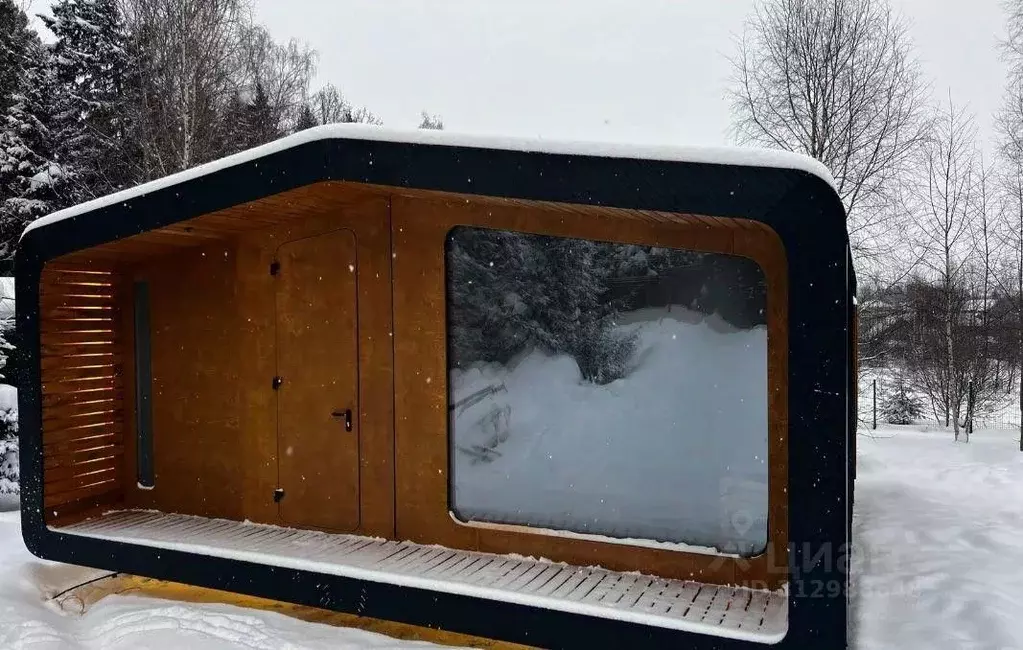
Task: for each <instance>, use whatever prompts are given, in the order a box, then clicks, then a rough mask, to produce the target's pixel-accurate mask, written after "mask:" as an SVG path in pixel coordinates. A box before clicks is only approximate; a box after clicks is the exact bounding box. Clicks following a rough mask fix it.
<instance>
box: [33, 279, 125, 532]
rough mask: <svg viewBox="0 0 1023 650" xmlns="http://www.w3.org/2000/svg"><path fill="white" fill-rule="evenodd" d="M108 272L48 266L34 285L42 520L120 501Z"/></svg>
mask: <svg viewBox="0 0 1023 650" xmlns="http://www.w3.org/2000/svg"><path fill="white" fill-rule="evenodd" d="M120 289H121V286H120V282H119V281H118V276H117V275H116V274H115V273H114V272H113V270H112V269H102V268H96V267H88V268H86V267H78V266H72V265H67V264H50V265H48V266H47V267H46V268H45V269H44V270H43V273H42V278H41V282H40V288H39V300H40V311H41V313H42V318H41V319H40V322H41V333H40V337H41V344H42V350H41V365H42V393H43V503H44V505H45V507H46V511H47V512H46V514H47V517H48V518H55V517H58V516H62V515H68V514H72V513H74V512H77V511H80V510H84V509H88V508H91V507H93V506H96V505H99V504H102V503H110V502H115V501H119V500H120V498H121V494H122V489H121V488H122V485H123V483H122V480H123V478H124V477H123V471H122V470H123V457H124V421H123V420H124V417H123V415H124V391H125V386H124V382H123V376H122V375H123V373H122V367H123V366H122V364H123V358H122V354H121V347H120V344H121V342H120V338H121V336H120V332H119V327H118V326H117V325H119V323H118V318H119V316H118V312H119V306H118V299H119V293H120Z"/></svg>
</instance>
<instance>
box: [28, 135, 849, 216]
mask: <svg viewBox="0 0 1023 650" xmlns="http://www.w3.org/2000/svg"><path fill="white" fill-rule="evenodd" d="M331 139H348V140H374V141H382V142H399V143H407V144H426V145H441V146H448V147H469V148H476V149H496V150H503V151H523V152H537V153H551V154H565V155H577V156H595V157H603V158H631V159H638V160H660V161H669V162H692V163H708V164H718V165H745V166H750V167H773V168H779V169H794V170H799V171H804V172H807V173H809V174H812V175H814V176H817V177H819V178H821V179H822V180H824V181H825V182H827V183H828V184H829V185H831V187H832V188H835V180H834V178H833V177H832V175H831V172H830V171H828V169H827V167H825V166H824V165H823V164H821V163H820V162H819V161H817V160H814V159H813V158H810V157H809V156H804V155H802V154H796V153H791V152H788V151H780V150H776V149H756V148H744V147H678V146H654V145H629V144H620V143H612V142H582V141H562V140H547V139H544V138H519V137H505V136H490V135H473V134H467V133H456V132H452V131H441V130H434V129H390V128H386V127H382V126H376V125H369V124H329V125H326V126H319V127H315V128H312V129H308V130H306V131H301V132H299V133H296V134H294V135H290V136H287V137H285V138H281V139H280V140H275V141H273V142H270V143H268V144H265V145H262V146H260V147H255V148H253V149H248V150H246V151H242V152H240V153H236V154H234V155H232V156H228V157H226V158H221V159H219V160H214V161H212V162H209V163H206V164H204V165H199V166H198V167H193V168H191V169H187V170H185V171H183V172H178V173H176V174H171V175H170V176H165V177H164V178H159V179H157V180H154V181H150V182H148V183H144V184H142V185H138V186H136V187H132V188H129V189H126V190H122V191H120V192H116V193H114V194H110V195H107V196H102V197H100V198H97V199H93V200H91V201H87V202H85V203H81V204H79V205H75V206H72V207H70V208H66V209H64V210H60V211H58V212H54V213H53V214H49V215H47V216H45V217H41V218H39V219H36V220H35V221H33V222H32V223H30V224H29V225H28V227H27V228H26V229H25V232H26V233H27V232H29V231H30V230H35V229H36V228H42V227H44V226H48V225H50V224H52V223H55V222H57V221H62V220H64V219H69V218H71V217H75V216H78V215H80V214H85V213H87V212H91V211H93V210H98V209H101V208H105V207H107V206H110V205H114V204H115V203H122V202H125V201H128V200H129V199H134V198H137V197H139V196H143V195H146V194H149V193H150V192H155V191H157V190H162V189H165V188H168V187H173V186H175V185H179V184H181V183H184V182H186V181H189V180H192V179H195V178H200V177H202V176H206V175H209V174H212V173H214V172H217V171H220V170H222V169H226V168H229V167H234V166H236V165H241V164H243V163H247V162H250V161H253V160H257V159H259V158H264V157H266V156H269V155H270V154H273V153H277V152H279V151H284V150H287V149H291V148H293V147H297V146H299V145H302V144H306V143H309V142H316V141H319V140H331ZM22 236H24V235H22Z"/></svg>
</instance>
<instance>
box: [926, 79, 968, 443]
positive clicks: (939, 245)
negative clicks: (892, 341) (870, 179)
mask: <svg viewBox="0 0 1023 650" xmlns="http://www.w3.org/2000/svg"><path fill="white" fill-rule="evenodd" d="M975 152H976V128H975V127H974V124H973V119H972V117H971V116H970V115H968V114H967V113H966V112H965V111H964V110H963V109H961V108H957V107H955V106H954V105H953V104H952V101H951V99H949V102H948V105H947V107H946V108H945V110H944V111H942V113H941V115H940V117H938V119H936V120H935V128H934V132H933V134H932V135H931V137H930V138H928V140H927V141H926V143H925V146H924V148H923V152H922V158H921V163H922V164H921V169H920V171H919V176H918V177H917V179H916V182H917V184H916V188H917V192H916V194H917V201H918V204H917V206H916V208H917V209H916V213H917V215H918V216H917V222H916V231H917V233H916V234H917V237H918V241H919V245H920V246H921V247H922V253H921V256H920V258H921V261H922V263H923V265H924V267H925V268H926V269H927V270H928V271H929V272H930V273H931V274H933V276H934V277H935V278H936V279H937V281H938V285H939V287H940V296H938V299H939V301H940V306H939V309H940V318H941V328H942V336H941V342H940V353H939V354H937V355H936V356H935V357H931V358H933V359H935V360H936V363H927V364H917V377H918V378H919V379H920V381H921V384H922V387H923V388H924V389H925V391H926V392H927V393H928V394H929V395H930V396H931V399H932V402H939V403H940V412H941V414H942V415H943V417H944V419H945V424H946V426H948V425H949V424H951V425H952V427H953V431H954V433H955V439H956V440H959V434H960V415H961V407H962V405H963V401H964V399H965V397H966V391H967V383H968V381H969V380H968V378H967V376H966V373H965V371H964V369H963V368H962V367H961V365H960V364H961V362H962V360H961V359H958V358H957V351H959V350H960V349H961V348H962V344H961V338H962V329H961V325H962V323H963V318H964V313H963V312H964V311H965V309H966V308H967V303H968V300H969V293H968V289H967V283H966V278H965V271H966V266H967V264H968V262H969V259H970V255H971V253H972V252H973V246H972V244H973V242H972V240H971V230H970V226H971V218H972V215H971V210H972V208H973V207H974V206H973V204H972V202H973V201H974V200H975V198H974V195H973V192H974V183H975V165H976V154H975ZM925 352H930V351H925Z"/></svg>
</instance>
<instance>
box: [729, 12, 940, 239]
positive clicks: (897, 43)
mask: <svg viewBox="0 0 1023 650" xmlns="http://www.w3.org/2000/svg"><path fill="white" fill-rule="evenodd" d="M732 67H733V79H732V87H731V91H730V96H731V104H732V114H733V118H734V129H735V135H736V137H737V139H738V141H739V142H741V143H749V144H756V145H762V146H767V147H773V148H778V149H785V150H787V151H794V152H798V153H803V154H807V155H809V156H812V157H813V158H816V159H817V160H819V161H821V162H822V163H824V164H825V165H826V166H827V167H828V168H829V169H830V170H831V172H832V174H833V175H834V177H835V180H836V182H837V185H838V193H839V196H840V197H841V198H842V202H843V203H844V205H845V209H846V212H847V218H848V221H849V229H850V234H851V237H852V243H853V247H854V253H855V254H856V255H857V256H858V257H864V256H871V255H876V254H878V252H879V251H881V250H883V249H884V245H885V240H886V236H887V235H888V234H889V232H890V231H891V229H892V228H893V226H894V219H895V218H896V217H897V216H898V213H897V212H895V211H893V209H892V205H891V191H892V187H893V185H894V184H896V183H898V180H899V177H900V174H901V173H902V172H903V171H904V170H905V168H906V167H907V165H908V164H909V163H910V162H911V160H912V156H913V155H914V151H915V150H916V148H917V147H918V145H920V144H921V143H922V142H923V141H924V140H925V138H926V135H927V132H928V126H927V120H926V110H925V109H926V88H925V84H924V82H923V81H922V78H921V74H920V70H919V65H918V63H917V60H916V57H915V55H914V53H913V44H912V42H911V40H910V38H909V35H908V33H907V26H906V23H905V21H904V20H903V19H902V18H901V17H899V16H898V15H896V14H895V13H894V12H893V11H892V9H891V7H890V6H889V4H888V2H887V0H760V1H759V2H758V3H757V4H756V7H755V9H754V11H753V14H752V15H751V16H750V17H749V19H748V21H747V23H746V27H745V30H744V32H743V35H742V37H741V39H740V41H739V43H738V53H737V54H736V55H735V56H734V57H733V59H732Z"/></svg>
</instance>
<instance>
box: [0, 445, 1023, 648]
mask: <svg viewBox="0 0 1023 650" xmlns="http://www.w3.org/2000/svg"><path fill="white" fill-rule="evenodd" d="M950 437H951V434H949V433H947V432H940V431H933V430H926V428H925V427H904V428H895V427H885V428H881V429H879V430H878V431H877V432H876V434H874V435H873V436H872V437H868V436H861V437H860V440H859V450H860V459H859V467H860V470H859V479H858V481H857V496H856V514H855V520H854V527H855V535H856V540H857V542H858V543H859V544H860V545H861V549H860V550H861V552H860V553H857V555H856V564H855V566H856V569H857V570H858V571H857V573H855V574H854V589H855V601H854V609H853V613H852V628H853V629H852V633H853V634H854V638H855V643H854V645H853V647H854V648H856V649H857V650H890V649H894V648H899V649H902V648H905V649H908V650H917V649H922V648H927V649H928V650H970V649H972V648H976V649H978V650H980V649H983V650H1009V649H1012V650H1015V649H1018V648H1023V617H1021V616H1020V612H1023V578H1021V571H1020V569H1019V567H1020V566H1023V453H1020V452H1019V451H1018V449H1019V442H1018V438H1017V437H1016V436H1015V435H1014V434H1013V433H1012V432H1008V431H978V432H977V433H976V434H974V436H973V438H972V441H971V442H970V443H969V444H956V443H954V442H952V441H951V440H950ZM95 575H98V572H95V571H91V570H88V569H80V568H76V567H69V566H62V565H55V564H52V563H48V562H42V561H40V560H37V559H35V558H33V557H32V556H31V555H29V553H28V552H27V551H26V550H25V549H24V546H23V545H22V542H21V537H20V530H19V519H18V513H17V512H10V513H0V648H3V649H4V650H27V649H28V648H32V649H33V650H35V649H41V650H49V649H54V650H57V649H60V650H64V649H66V648H70V649H72V650H79V649H83V650H93V649H96V650H98V649H100V648H103V649H107V648H110V649H114V650H117V649H122V648H123V649H128V648H131V649H135V648H142V649H147V648H148V649H150V650H169V649H171V648H175V649H176V648H181V647H188V648H190V650H206V649H212V648H218V649H220V648H227V649H241V650H250V649H252V648H266V649H268V650H269V649H276V648H289V649H295V650H297V649H300V648H308V649H310V650H320V649H325V648H344V649H348V648H351V649H363V648H369V649H376V648H408V647H415V644H412V643H410V642H406V641H395V640H391V639H388V638H385V637H381V636H379V635H375V634H371V633H368V632H363V631H358V630H351V629H339V628H334V627H329V626H325V625H319V624H315V623H307V622H301V621H298V620H295V619H292V618H288V617H285V616H283V615H281V614H277V613H273V612H265V611H253V610H247V609H242V608H237V607H233V606H228V605H198V604H184V603H178V602H170V601H159V600H149V599H145V598H140V597H125V596H110V597H107V598H106V599H104V600H102V601H100V602H99V603H97V604H95V605H93V606H92V607H91V608H90V609H88V611H87V612H86V613H85V614H84V615H81V614H74V613H66V612H63V611H61V610H59V609H58V608H56V607H55V606H54V605H52V604H48V603H47V600H48V598H49V597H50V596H52V595H53V594H55V593H56V592H58V591H59V590H61V589H63V588H66V587H68V586H71V585H74V584H76V583H78V582H81V581H83V580H86V579H88V578H89V577H90V576H95Z"/></svg>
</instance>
